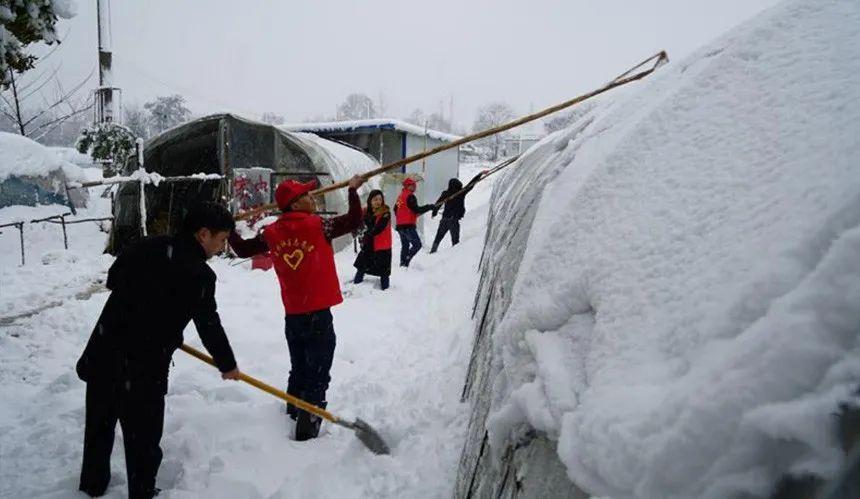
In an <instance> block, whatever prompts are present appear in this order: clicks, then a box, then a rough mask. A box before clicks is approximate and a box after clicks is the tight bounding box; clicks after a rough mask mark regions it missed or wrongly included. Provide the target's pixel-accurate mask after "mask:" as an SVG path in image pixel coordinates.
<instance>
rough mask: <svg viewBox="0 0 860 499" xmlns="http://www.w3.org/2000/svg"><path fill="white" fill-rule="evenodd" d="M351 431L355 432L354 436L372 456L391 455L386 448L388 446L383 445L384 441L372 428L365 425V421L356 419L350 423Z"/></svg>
mask: <svg viewBox="0 0 860 499" xmlns="http://www.w3.org/2000/svg"><path fill="white" fill-rule="evenodd" d="M351 426H352V430H353V431H355V436H356V437H358V439H359V440H361V443H363V444H364V445H365V446H366V447H367V448H368V449H370V451H371V452H373V453H374V454H380V455H388V454H390V453H391V450H390V449H389V448H388V444H386V443H385V440H383V439H382V436H381V435H380V434H379V432H377V431H376V430H374V429H373V427H372V426H370V425H369V424H367V423H366V422H365V421H363V420H361V419H356V420H355V422H354V423H352V425H351Z"/></svg>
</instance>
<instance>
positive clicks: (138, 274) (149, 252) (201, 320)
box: [77, 203, 239, 498]
mask: <svg viewBox="0 0 860 499" xmlns="http://www.w3.org/2000/svg"><path fill="white" fill-rule="evenodd" d="M232 229H233V218H232V217H231V216H230V213H229V212H228V211H227V210H226V209H224V207H222V206H220V205H217V204H215V203H203V204H201V205H198V206H195V207H194V208H192V209H191V211H190V212H189V213H188V216H187V217H186V219H185V222H184V224H183V230H182V232H181V233H180V234H178V235H176V236H174V237H155V238H148V239H144V240H143V241H141V242H139V243H138V244H136V245H135V246H132V247H131V248H129V249H127V250H126V251H125V252H123V253H122V254H121V255H120V256H119V257H118V258H117V259H116V261H115V262H114V263H113V265H112V266H111V268H110V270H109V271H108V277H107V288H108V289H109V290H110V291H111V294H110V296H109V297H108V300H107V303H106V304H105V307H104V309H103V310H102V313H101V316H100V317H99V320H98V323H96V326H95V329H94V330H93V333H92V335H91V336H90V339H89V341H88V342H87V346H86V348H85V349H84V352H83V354H82V355H81V358H80V360H78V364H77V373H78V376H79V377H80V378H81V379H82V380H83V381H85V382H86V383H87V395H86V429H85V431H84V453H83V454H84V455H83V463H82V465H81V481H80V486H79V489H80V490H81V491H83V492H86V493H87V494H89V495H90V496H93V497H97V496H100V495H103V494H104V493H105V490H106V489H107V486H108V483H109V482H110V455H111V449H112V448H113V441H114V431H115V428H116V423H117V421H119V423H120V426H121V427H122V433H123V440H124V443H125V459H126V471H127V473H128V493H129V497H130V498H150V497H153V496H155V495H156V494H157V493H158V489H156V487H155V476H156V474H157V473H158V467H159V466H160V464H161V457H162V453H161V447H160V446H159V444H160V441H161V433H162V428H163V425H164V395H165V394H166V393H167V371H168V366H169V364H170V360H171V357H172V356H173V352H174V351H175V350H176V349H177V348H178V347H179V346H180V345H181V344H182V341H183V340H182V330H183V329H185V326H186V325H187V324H188V322H189V321H190V320H194V325H195V326H196V327H197V332H198V334H199V335H200V339H201V340H202V341H203V345H204V346H205V347H206V349H207V350H208V351H209V353H211V354H212V357H214V359H215V363H216V365H217V366H218V369H219V370H220V371H221V373H222V374H221V377H222V378H223V379H238V378H239V369H238V368H237V367H236V360H235V358H234V357H233V351H232V349H231V348H230V343H229V341H228V340H227V336H226V335H225V334H224V329H223V328H222V327H221V319H220V318H219V317H218V312H217V306H216V303H215V273H214V272H213V271H212V269H210V268H209V266H208V265H207V264H206V260H207V259H209V258H210V257H212V256H213V255H214V254H216V253H218V252H219V251H221V250H223V249H224V243H225V241H226V239H227V236H228V234H229V233H230V231H231V230H232Z"/></svg>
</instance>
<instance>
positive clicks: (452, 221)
mask: <svg viewBox="0 0 860 499" xmlns="http://www.w3.org/2000/svg"><path fill="white" fill-rule="evenodd" d="M448 232H450V233H451V244H452V245H457V243H459V242H460V220H459V219H456V218H446V217H442V220H440V221H439V228H438V229H437V230H436V238H435V239H433V247H432V248H430V252H431V253H433V252H435V251H436V250H437V249H439V243H441V242H442V239H444V238H445V234H446V233H448Z"/></svg>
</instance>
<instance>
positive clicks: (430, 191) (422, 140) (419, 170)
mask: <svg viewBox="0 0 860 499" xmlns="http://www.w3.org/2000/svg"><path fill="white" fill-rule="evenodd" d="M279 128H280V129H281V130H289V131H300V132H310V133H314V134H316V135H319V136H320V137H324V138H326V139H332V140H337V141H339V142H345V143H348V144H351V145H352V146H354V147H357V148H359V149H361V150H362V151H364V152H366V153H368V154H369V155H371V156H373V157H374V158H376V159H377V160H378V161H379V163H380V164H387V163H391V162H394V161H397V160H400V159H403V158H406V157H409V156H412V155H414V154H418V153H420V152H422V151H424V150H427V149H432V148H434V147H438V146H440V145H442V144H446V143H450V142H453V141H455V140H458V139H459V138H460V137H459V136H457V135H452V134H449V133H445V132H440V131H438V130H432V129H425V128H423V127H420V126H416V125H413V124H411V123H407V122H405V121H401V120H397V119H390V118H379V119H367V120H354V121H332V122H324V123H294V124H288V125H280V126H279ZM400 172H401V173H403V174H416V175H419V176H420V177H421V178H422V179H423V182H420V183H419V188H418V191H417V192H416V194H417V196H418V201H419V202H420V203H430V202H433V201H435V200H436V199H437V198H438V196H439V194H440V193H441V192H442V191H443V190H445V188H447V187H448V180H449V179H451V178H456V177H459V175H460V161H459V154H458V152H457V149H456V148H455V149H451V150H449V151H445V152H442V153H439V154H434V155H433V156H430V157H429V158H426V159H425V160H422V161H417V162H415V163H409V164H407V165H405V166H403V167H401V169H400ZM383 191H384V192H385V198H386V202H387V203H388V204H389V205H392V204H393V203H394V199H396V197H397V194H399V185H398V184H397V183H396V182H392V181H389V182H385V181H383Z"/></svg>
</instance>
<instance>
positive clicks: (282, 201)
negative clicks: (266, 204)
mask: <svg viewBox="0 0 860 499" xmlns="http://www.w3.org/2000/svg"><path fill="white" fill-rule="evenodd" d="M316 187H317V181H316V180H311V181H310V182H297V181H295V180H284V181H283V182H281V183H280V184H278V187H277V189H275V202H276V203H278V208H280V209H281V210H285V209H287V208H289V207H290V203H292V202H293V201H295V200H296V198H297V197H299V196H301V195H302V194H307V193H308V192H310V191H312V190H314V189H316Z"/></svg>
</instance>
